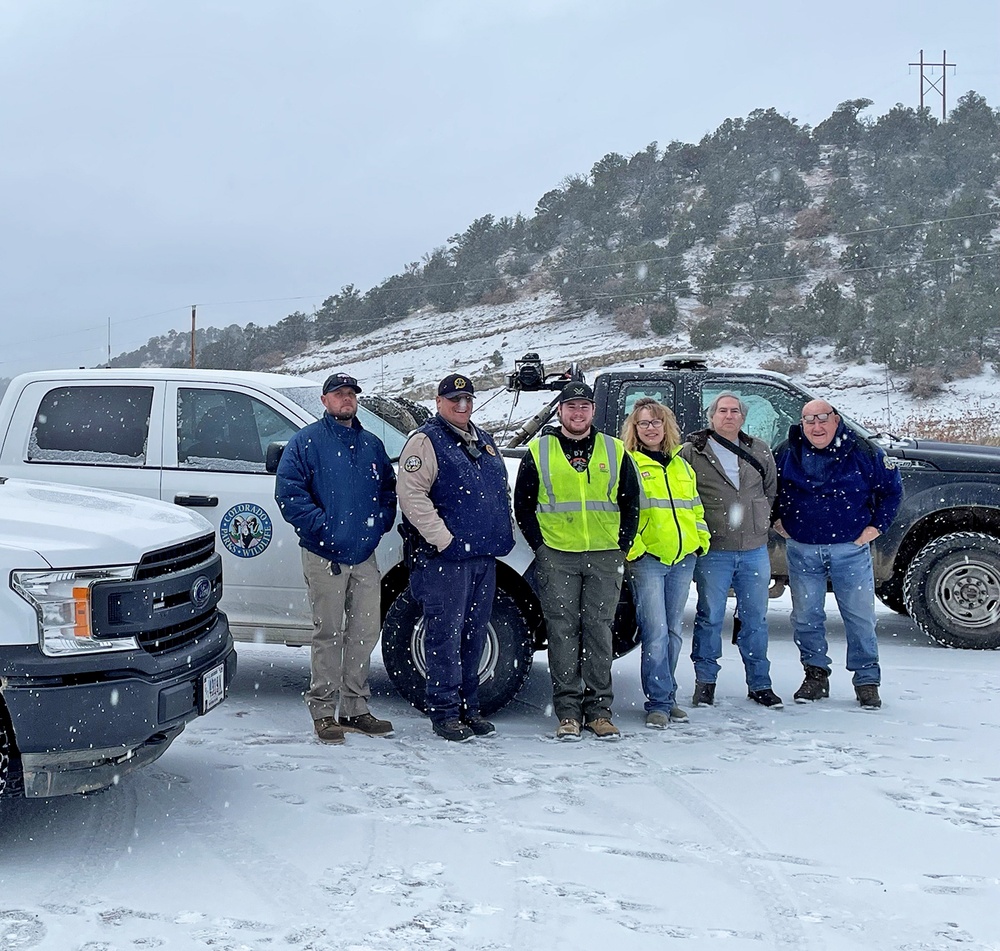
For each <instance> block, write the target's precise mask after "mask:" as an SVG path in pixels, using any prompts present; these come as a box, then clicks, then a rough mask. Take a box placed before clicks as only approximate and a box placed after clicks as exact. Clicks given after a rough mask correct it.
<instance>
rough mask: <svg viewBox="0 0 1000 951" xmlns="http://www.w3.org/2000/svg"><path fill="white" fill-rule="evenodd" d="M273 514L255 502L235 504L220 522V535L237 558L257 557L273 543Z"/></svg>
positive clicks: (227, 548) (228, 549) (224, 543)
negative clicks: (269, 513)
mask: <svg viewBox="0 0 1000 951" xmlns="http://www.w3.org/2000/svg"><path fill="white" fill-rule="evenodd" d="M271 531H272V528H271V516H270V515H268V514H267V512H265V511H264V510H263V509H262V508H261V507H260V506H259V505H255V504H254V503H253V502H240V503H238V504H237V505H234V506H233V507H232V508H231V509H230V510H229V511H228V512H226V514H225V515H223V516H222V521H221V522H220V523H219V537H220V538H221V539H222V544H223V545H225V546H226V550H227V551H230V552H232V554H234V555H236V557H237V558H255V557H256V556H257V555H260V554H262V553H263V552H264V550H265V549H266V548H267V546H268V545H270V544H271Z"/></svg>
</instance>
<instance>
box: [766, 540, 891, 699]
mask: <svg viewBox="0 0 1000 951" xmlns="http://www.w3.org/2000/svg"><path fill="white" fill-rule="evenodd" d="M785 550H786V551H787V553H788V583H789V586H790V587H791V589H792V631H793V633H794V635H795V643H796V644H797V645H798V648H799V656H800V657H801V658H802V664H803V666H805V667H822V668H824V669H825V670H829V669H830V657H829V654H828V647H827V643H826V610H825V608H824V604H825V602H826V586H827V585H826V583H827V580H829V581H830V584H831V586H832V587H833V595H834V597H835V598H836V599H837V607H838V609H839V610H840V616H841V618H843V621H844V633H845V635H846V636H847V669H848V670H851V671H853V672H854V684H855V686H857V685H859V684H877V683H880V682H881V680H882V671H881V669H880V668H879V665H878V641H877V640H876V637H875V579H874V575H873V574H872V556H871V551H870V550H869V548H868V546H867V545H855V544H854V542H843V543H840V544H837V545H803V544H801V543H799V542H797V541H794V540H793V539H791V538H790V539H788V544H787V546H786V549H785Z"/></svg>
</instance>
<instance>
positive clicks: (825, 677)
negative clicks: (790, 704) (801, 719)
mask: <svg viewBox="0 0 1000 951" xmlns="http://www.w3.org/2000/svg"><path fill="white" fill-rule="evenodd" d="M829 696H830V671H828V670H827V669H826V668H825V667H809V666H807V667H806V677H805V680H803V681H802V686H801V687H799V689H798V690H796V691H795V702H796V703H811V702H813V701H814V700H824V699H826V698H827V697H829Z"/></svg>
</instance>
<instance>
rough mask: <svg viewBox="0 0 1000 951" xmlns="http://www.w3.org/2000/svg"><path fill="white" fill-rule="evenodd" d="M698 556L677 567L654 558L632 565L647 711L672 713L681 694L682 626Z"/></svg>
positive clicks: (689, 557) (630, 581)
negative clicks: (680, 658)
mask: <svg viewBox="0 0 1000 951" xmlns="http://www.w3.org/2000/svg"><path fill="white" fill-rule="evenodd" d="M696 560H697V559H696V557H695V556H694V555H693V554H691V555H688V556H687V557H685V558H682V559H681V560H680V561H679V562H677V563H676V564H674V565H665V564H663V562H662V561H660V560H659V558H656V557H654V556H653V555H643V556H642V557H641V558H639V559H637V560H636V561H633V562H629V566H628V569H629V584H630V585H631V586H632V599H633V600H634V601H635V613H636V619H637V620H638V622H639V635H640V637H641V638H642V663H641V666H640V676H641V678H642V692H643V693H644V694H645V695H646V712H647V713H651V712H652V711H654V710H659V711H661V712H663V713H669V712H670V710H671V708H672V707H673V706H674V701H675V698H676V695H677V680H676V678H675V674H676V672H677V659H678V658H679V657H680V656H681V642H682V638H681V625H682V623H683V621H684V605H685V604H687V598H688V592H689V591H690V589H691V579H692V578H693V577H694V564H695V561H696Z"/></svg>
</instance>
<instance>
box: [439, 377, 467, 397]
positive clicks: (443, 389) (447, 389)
mask: <svg viewBox="0 0 1000 951" xmlns="http://www.w3.org/2000/svg"><path fill="white" fill-rule="evenodd" d="M475 392H476V388H475V387H474V386H473V385H472V380H470V379H469V378H468V377H467V376H465V375H464V374H462V373H452V374H450V375H448V376H446V377H445V378H444V379H443V380H442V381H441V382H440V383H438V396H443V397H444V398H445V399H446V400H450V399H454V398H455V397H456V396H472V395H474V394H475Z"/></svg>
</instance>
